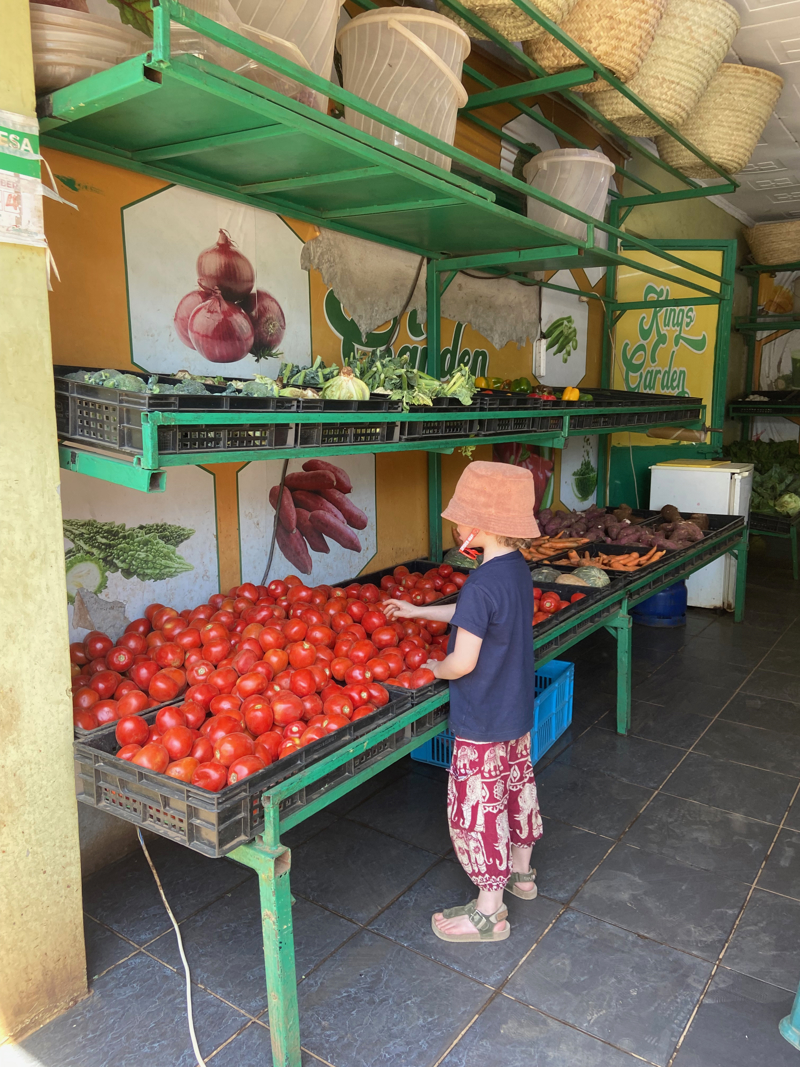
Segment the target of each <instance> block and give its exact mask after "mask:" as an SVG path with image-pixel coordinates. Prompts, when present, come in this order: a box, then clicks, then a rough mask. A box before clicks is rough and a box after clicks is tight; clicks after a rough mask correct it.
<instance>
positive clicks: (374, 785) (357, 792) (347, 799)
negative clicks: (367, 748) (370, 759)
mask: <svg viewBox="0 0 800 1067" xmlns="http://www.w3.org/2000/svg"><path fill="white" fill-rule="evenodd" d="M410 763H411V760H408V761H406V760H398V762H397V763H393V764H392V766H391V767H387V768H386V770H385V771H381V773H380V774H376V775H375V777H374V778H370V779H369V781H367V782H364V783H363V785H359V786H356V788H355V789H351V790H350V792H349V793H345V795H344V796H343V797H339V799H338V800H334V801H333V803H332V804H329V805H328V807H327V808H325V811H326V812H328V814H329V815H346V814H347V813H348V811H351V810H352V809H353V808H356V807H358V805H359V804H362V803H363V802H364V801H365V800H366V799H367V798H368V797H371V796H374V794H375V793H379V792H380V791H381V789H383V788H385V787H386V786H387V785H389V783H390V782H393V781H395V779H397V778H402V777H403V776H404V775H406V774H410V773H411V768H410Z"/></svg>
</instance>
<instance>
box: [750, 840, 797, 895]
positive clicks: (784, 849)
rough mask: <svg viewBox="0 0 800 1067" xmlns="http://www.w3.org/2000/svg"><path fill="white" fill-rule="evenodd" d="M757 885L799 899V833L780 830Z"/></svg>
mask: <svg viewBox="0 0 800 1067" xmlns="http://www.w3.org/2000/svg"><path fill="white" fill-rule="evenodd" d="M758 885H759V888H760V889H770V890H771V891H772V892H773V893H783V895H784V896H787V897H794V898H795V899H796V900H800V833H797V831H795V830H781V832H780V834H779V835H778V840H777V841H776V842H775V847H774V848H773V850H772V852H771V853H770V855H769V859H768V860H767V863H766V866H765V867H764V871H763V873H762V875H761V877H760V878H759V880H758Z"/></svg>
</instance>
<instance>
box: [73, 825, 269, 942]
mask: <svg viewBox="0 0 800 1067" xmlns="http://www.w3.org/2000/svg"><path fill="white" fill-rule="evenodd" d="M147 848H148V851H149V852H150V856H151V858H152V860H153V864H154V866H155V868H156V870H157V871H158V876H159V878H160V879H161V884H162V885H163V887H164V892H165V894H166V897H167V900H168V901H169V903H170V907H171V908H172V910H173V912H174V913H175V917H176V918H177V920H178V922H180V921H181V920H182V919H185V918H186V917H187V916H189V915H191V914H192V913H193V912H195V911H197V910H198V909H199V908H202V907H204V906H205V905H206V904H209V903H210V902H211V901H212V900H215V899H216V898H217V897H219V896H221V895H222V894H223V893H225V892H227V891H228V890H230V889H233V888H234V886H237V885H240V884H241V883H242V882H244V881H245V880H246V879H248V878H254V877H255V876H254V875H253V873H252V871H249V870H248V869H247V868H246V867H242V866H240V865H239V864H238V863H233V862H231V861H230V860H225V859H219V860H215V859H208V858H206V857H205V856H201V855H200V854H199V853H198V852H193V851H192V850H191V849H188V848H184V847H183V846H182V845H176V844H173V843H172V842H171V841H167V840H165V839H164V838H158V837H157V838H155V839H154V840H152V841H150V842H149V843H148V846H147ZM83 907H84V911H86V912H87V914H89V915H91V916H92V918H94V919H98V920H99V921H100V922H102V923H105V925H106V926H110V927H111V928H112V929H114V930H118V931H119V932H120V933H121V934H123V935H124V936H125V937H128V938H130V940H131V941H135V942H136V943H137V944H138V945H143V944H146V943H147V942H148V941H150V940H152V938H154V937H158V935H159V934H162V933H164V931H165V930H169V929H171V926H172V924H171V923H170V920H169V916H168V915H167V913H166V911H165V909H164V904H163V902H162V900H161V897H160V896H159V893H158V889H157V888H156V883H155V880H154V878H153V873H152V871H151V870H150V868H149V867H148V865H147V861H146V859H145V858H144V853H142V852H141V851H138V852H132V853H131V854H130V855H129V856H126V857H125V858H124V859H121V860H119V861H118V862H117V863H114V864H111V865H110V866H109V867H105V868H103V870H101V871H98V873H97V874H94V875H92V877H91V878H89V879H87V880H86V881H85V882H84V885H83Z"/></svg>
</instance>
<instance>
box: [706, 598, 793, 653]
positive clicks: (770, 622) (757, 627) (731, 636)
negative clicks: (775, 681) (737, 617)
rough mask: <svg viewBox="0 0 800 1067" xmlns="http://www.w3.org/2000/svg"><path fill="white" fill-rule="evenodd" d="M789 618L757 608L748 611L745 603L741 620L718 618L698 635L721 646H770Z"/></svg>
mask: <svg viewBox="0 0 800 1067" xmlns="http://www.w3.org/2000/svg"><path fill="white" fill-rule="evenodd" d="M790 618H791V616H789V618H788V619H787V617H786V616H779V615H778V616H776V615H771V614H770V613H768V612H760V611H758V610H755V611H750V610H748V608H747V604H746V603H745V618H744V621H743V622H734V621H733V619H731V618H719V619H717V620H716V621H715V622H713V623H711V625H710V626H708V627H707V628H706V629H705V630H704V631H703V633H702V634H701V635H700V637H701V638H702V639H703V640H705V641H715V642H717V643H718V644H719V645H720V646H721V647H724V646H727V647H728V648H734V647H737V646H742V647H750V648H770V647H771V646H772V645H774V644H775V642H776V641H777V640H778V638H779V637H780V636H781V634H782V633H783V632H784V631H785V630H786V628H787V625H788V622H789V619H790ZM762 624H763V625H762Z"/></svg>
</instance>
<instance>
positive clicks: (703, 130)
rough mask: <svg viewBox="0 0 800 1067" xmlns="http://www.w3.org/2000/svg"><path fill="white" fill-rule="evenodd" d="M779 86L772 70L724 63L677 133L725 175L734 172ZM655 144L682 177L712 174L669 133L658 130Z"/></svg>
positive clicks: (755, 138) (764, 121)
mask: <svg viewBox="0 0 800 1067" xmlns="http://www.w3.org/2000/svg"><path fill="white" fill-rule="evenodd" d="M782 87H783V78H781V77H779V76H778V75H777V74H773V73H772V71H771V70H762V69H761V67H743V66H740V65H739V64H738V63H723V64H722V66H721V67H720V68H719V70H718V71H717V73H716V74H715V75H714V77H713V78H712V79H711V82H710V84H709V86H708V88H707V89H706V91H705V92H704V93H703V95H702V96H701V97H700V99H699V101H698V102H697V106H696V107H695V109H694V111H692V113H691V115H690V116H689V118H688V119H687V120H686V122H685V123H683V125H682V126H681V127H680V133H681V135H682V136H683V137H685V138H686V140H687V141H690V142H691V143H692V144H693V145H695V146H696V147H697V148H699V149H700V151H701V152H704V153H705V155H707V156H708V157H709V159H712V160H713V161H714V162H715V163H716V164H717V166H719V167H722V169H723V170H724V171H726V172H727V173H728V174H737V173H738V172H739V171H740V170H742V169H743V168H744V167H746V166H747V164H748V162H749V161H750V156H752V154H753V149H754V148H755V147H756V144H757V143H758V138H759V137H760V136H761V131H762V130H763V129H764V127H765V126H766V124H767V119H768V118H769V117H770V115H771V114H772V110H773V108H774V107H775V105H776V104H777V102H778V97H779V96H780V95H781V88H782ZM656 145H657V146H658V154H659V155H660V156H661V158H662V159H663V160H664V162H665V163H669V165H670V166H672V167H675V168H676V169H677V170H679V171H682V172H683V173H684V174H685V175H686V176H687V177H689V178H716V177H717V174H716V173H715V172H714V171H713V170H711V168H710V167H707V166H706V165H705V163H702V162H701V161H700V160H699V159H697V158H696V157H695V156H694V155H692V153H691V152H689V151H688V150H687V149H685V148H684V147H683V145H681V144H679V143H678V142H677V141H676V140H675V139H674V138H673V137H671V136H670V135H669V134H668V133H662V134H659V135H658V136H657V137H656Z"/></svg>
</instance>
